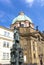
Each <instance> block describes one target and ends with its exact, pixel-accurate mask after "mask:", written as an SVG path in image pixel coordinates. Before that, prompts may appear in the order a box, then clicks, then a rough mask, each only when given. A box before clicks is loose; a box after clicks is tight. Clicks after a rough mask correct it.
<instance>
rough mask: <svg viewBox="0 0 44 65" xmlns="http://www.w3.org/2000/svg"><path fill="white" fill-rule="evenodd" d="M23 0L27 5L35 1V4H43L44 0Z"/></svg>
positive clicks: (31, 4)
mask: <svg viewBox="0 0 44 65" xmlns="http://www.w3.org/2000/svg"><path fill="white" fill-rule="evenodd" d="M24 1H25V3H26V4H27V5H28V6H29V7H31V6H33V4H35V3H36V5H37V3H38V4H39V5H40V6H44V0H24Z"/></svg>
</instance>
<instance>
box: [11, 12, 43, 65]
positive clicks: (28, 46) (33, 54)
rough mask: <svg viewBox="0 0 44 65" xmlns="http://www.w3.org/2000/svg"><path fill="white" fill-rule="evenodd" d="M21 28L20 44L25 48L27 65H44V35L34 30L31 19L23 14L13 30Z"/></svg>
mask: <svg viewBox="0 0 44 65" xmlns="http://www.w3.org/2000/svg"><path fill="white" fill-rule="evenodd" d="M14 27H17V28H19V32H20V44H21V47H22V48H23V54H24V63H25V64H37V65H43V64H44V33H41V32H40V31H39V30H38V27H37V28H36V29H34V24H33V22H32V21H31V19H30V18H29V17H27V16H26V15H25V14H24V13H23V12H21V13H20V14H19V15H18V16H17V17H16V18H15V19H14V20H13V22H12V25H11V29H12V30H13V29H14Z"/></svg>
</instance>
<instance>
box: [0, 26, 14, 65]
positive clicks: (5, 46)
mask: <svg viewBox="0 0 44 65" xmlns="http://www.w3.org/2000/svg"><path fill="white" fill-rule="evenodd" d="M12 45H13V31H12V30H10V29H8V28H5V27H2V26H0V64H1V65H8V64H10V49H11V47H12Z"/></svg>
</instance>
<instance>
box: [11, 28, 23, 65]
mask: <svg viewBox="0 0 44 65" xmlns="http://www.w3.org/2000/svg"><path fill="white" fill-rule="evenodd" d="M14 40H15V43H14V44H13V46H12V49H11V65H23V49H22V48H21V46H20V43H19V41H20V35H19V30H18V29H17V28H14Z"/></svg>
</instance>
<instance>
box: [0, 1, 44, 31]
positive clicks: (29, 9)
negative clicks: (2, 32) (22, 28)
mask: <svg viewBox="0 0 44 65" xmlns="http://www.w3.org/2000/svg"><path fill="white" fill-rule="evenodd" d="M20 11H23V12H24V13H25V14H26V15H27V16H28V17H30V18H31V20H32V21H33V23H34V25H35V27H36V26H39V30H40V31H43V30H44V0H0V26H4V27H7V28H9V27H10V25H11V23H12V20H13V19H14V18H15V17H16V16H18V14H19V12H20Z"/></svg>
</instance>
